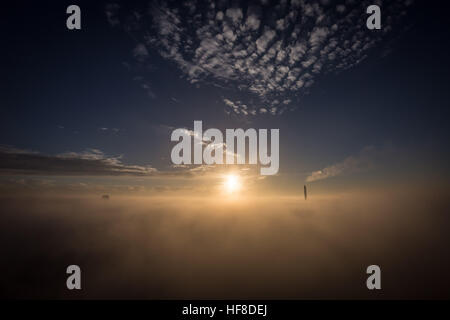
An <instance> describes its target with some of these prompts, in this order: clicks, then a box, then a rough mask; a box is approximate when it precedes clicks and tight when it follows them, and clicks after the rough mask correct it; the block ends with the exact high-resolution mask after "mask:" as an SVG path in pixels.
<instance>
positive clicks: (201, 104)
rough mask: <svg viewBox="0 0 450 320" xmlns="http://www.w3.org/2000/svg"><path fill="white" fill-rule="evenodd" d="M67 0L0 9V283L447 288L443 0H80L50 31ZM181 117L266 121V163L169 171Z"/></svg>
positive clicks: (115, 293) (183, 292)
mask: <svg viewBox="0 0 450 320" xmlns="http://www.w3.org/2000/svg"><path fill="white" fill-rule="evenodd" d="M71 4H73V3H72V2H68V1H58V2H57V3H55V2H50V1H33V2H26V1H19V2H17V1H16V2H14V3H9V4H8V5H7V7H6V8H5V9H4V11H5V13H6V17H5V19H4V21H5V22H6V24H5V25H6V28H5V29H4V31H6V32H4V34H3V36H2V40H3V43H4V45H3V46H2V49H3V50H2V53H1V55H2V62H3V64H2V72H3V75H4V76H3V79H2V80H1V83H2V88H3V89H2V90H1V92H0V108H1V117H0V207H1V208H2V211H3V213H2V214H3V215H4V221H7V223H4V224H1V225H0V242H1V243H7V244H8V245H7V246H6V248H4V256H5V257H7V259H6V260H7V261H8V263H5V264H0V273H1V274H2V275H4V276H3V277H2V279H1V285H0V287H1V288H2V292H1V293H0V294H1V295H2V296H6V297H9V298H64V299H65V298H68V299H73V298H87V299H90V298H100V299H104V298H120V299H127V298H140V299H147V298H150V299H151V298H158V299H160V298H181V299H196V298H209V299H213V298H235V299H236V298H247V299H248V298H273V299H300V298H308V299H311V298H312V299H314V298H325V299H328V298H330V299H336V298H357V299H360V298H369V299H372V298H375V299H376V298H381V299H390V298H421V299H424V298H425V299H427V298H448V297H449V296H450V292H449V288H450V286H448V284H449V283H450V279H449V276H448V272H447V270H448V268H449V266H450V256H449V254H448V250H447V244H448V240H449V239H448V238H449V236H448V235H449V233H448V228H449V226H450V220H449V218H448V217H449V216H448V212H449V208H450V203H449V200H448V199H450V197H449V191H448V190H450V189H449V183H448V181H449V177H450V170H449V169H450V167H449V165H448V164H449V163H450V150H449V144H448V137H449V136H450V135H449V133H450V129H449V126H448V116H449V112H450V111H449V108H448V101H449V98H450V88H449V81H448V79H449V76H450V68H449V59H448V57H449V56H450V46H449V44H448V41H446V40H447V39H448V38H449V28H448V18H447V11H448V10H446V8H445V5H443V4H442V3H439V4H436V3H434V2H433V3H431V2H428V1H427V2H425V1H410V0H406V1H381V0H378V1H375V0H374V1H354V0H345V1H331V0H318V1H303V0H289V1H288V0H283V1H269V0H261V1H249V2H244V1H215V2H210V1H204V2H203V1H199V2H197V1H183V2H181V1H95V2H94V1H78V2H77V5H78V6H79V7H80V8H81V30H68V29H67V28H66V19H67V17H68V14H67V13H66V8H67V7H68V6H69V5H71ZM371 4H377V5H379V7H380V8H381V29H380V30H369V29H368V28H367V27H366V19H367V17H368V14H367V13H366V8H367V6H369V5H371ZM196 120H200V121H202V123H203V128H204V129H208V128H218V129H220V130H221V131H222V132H225V130H226V129H234V128H242V129H249V128H254V129H257V130H258V129H268V130H270V129H279V136H280V138H279V148H280V150H279V171H278V173H277V174H276V175H270V176H262V175H261V174H260V170H259V169H260V165H259V164H258V165H249V164H244V165H232V164H227V165H204V164H202V165H174V164H173V163H172V161H171V150H172V148H173V147H174V146H175V144H176V142H172V141H171V139H170V137H171V133H172V132H173V130H175V129H177V128H183V129H185V131H186V132H187V133H189V134H191V135H193V134H192V130H193V129H194V128H193V127H194V121H196ZM194 138H195V137H193V139H194ZM195 141H196V140H195V139H194V142H195ZM196 142H197V143H205V142H204V141H199V139H197V141H196ZM304 186H306V187H307V194H308V197H307V199H305V198H304ZM106 195H108V197H106ZM74 263H75V264H77V265H80V266H81V269H82V270H83V277H84V278H83V279H84V280H83V288H84V289H83V290H82V291H81V292H75V291H70V292H69V291H67V288H66V287H65V280H66V278H65V277H66V273H65V267H66V266H67V265H70V264H74ZM371 264H376V265H380V266H381V269H382V272H383V291H382V292H381V293H377V292H373V291H368V290H367V288H366V286H365V281H366V278H367V274H366V267H367V266H368V265H371ZM29 266H32V267H33V268H30V267H29Z"/></svg>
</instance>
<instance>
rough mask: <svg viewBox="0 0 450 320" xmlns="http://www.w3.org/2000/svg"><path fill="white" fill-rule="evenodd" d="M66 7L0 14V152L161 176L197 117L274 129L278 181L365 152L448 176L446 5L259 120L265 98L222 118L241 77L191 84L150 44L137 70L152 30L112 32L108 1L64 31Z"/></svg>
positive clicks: (433, 7)
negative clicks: (115, 162)
mask: <svg viewBox="0 0 450 320" xmlns="http://www.w3.org/2000/svg"><path fill="white" fill-rule="evenodd" d="M339 3H341V2H339ZM69 4H72V3H71V2H70V3H69V2H66V1H59V2H58V3H57V4H53V3H50V2H47V1H38V2H20V3H16V4H14V5H8V7H7V8H6V9H5V13H6V15H7V20H6V28H5V29H4V31H5V32H4V36H3V39H2V40H3V43H4V44H5V45H4V47H3V50H2V51H3V53H2V56H3V59H2V60H3V62H4V66H3V67H2V69H3V74H4V75H5V76H4V77H3V86H2V87H3V90H2V94H1V97H2V98H1V100H2V102H1V106H2V117H1V119H0V121H1V123H0V144H2V145H8V146H13V147H16V148H20V149H31V150H35V151H39V152H41V153H44V154H61V153H65V152H82V151H83V150H86V149H89V148H93V149H99V150H101V151H103V152H104V153H105V154H108V155H123V159H122V160H123V162H125V163H129V164H139V165H144V164H151V165H152V166H154V167H156V168H162V167H164V166H168V165H169V164H170V162H169V160H170V159H169V156H170V148H171V144H170V143H169V142H170V141H169V140H170V130H169V129H167V128H166V126H169V127H175V128H176V127H189V128H192V126H193V121H194V120H203V123H204V127H206V128H208V127H217V128H220V129H224V128H233V127H243V128H247V127H254V128H280V148H281V155H280V173H287V172H289V173H292V174H293V173H299V174H300V176H303V178H304V177H305V176H306V174H307V173H308V172H312V171H314V170H318V169H321V168H323V167H326V166H329V165H332V164H334V163H338V162H339V161H342V160H343V159H345V158H346V157H349V156H352V155H358V154H359V153H360V152H361V150H363V148H364V147H367V146H375V147H376V148H377V149H380V150H384V149H385V148H391V147H392V148H394V149H395V150H396V153H395V154H396V155H395V156H393V157H394V158H392V159H391V160H393V161H394V160H396V161H398V159H399V155H400V158H402V157H404V158H405V161H407V162H408V165H406V166H404V169H405V170H411V171H414V170H416V169H414V168H417V166H419V167H420V166H423V167H425V168H428V169H430V171H433V170H436V171H437V170H439V171H441V172H444V173H445V174H448V173H449V170H448V165H447V162H448V160H449V149H448V137H449V126H448V118H449V117H448V116H449V98H450V97H449V95H450V90H449V80H448V79H449V75H450V68H449V62H448V57H449V44H448V41H447V39H449V27H448V24H447V20H446V11H445V10H444V8H443V5H442V3H438V2H434V3H431V2H427V3H416V4H413V5H412V6H409V7H408V8H407V9H405V10H406V16H405V17H403V18H402V19H401V20H399V22H398V23H393V24H392V26H391V27H392V28H393V31H392V32H391V33H389V34H387V35H386V36H383V38H382V39H381V40H380V41H379V42H378V43H376V45H374V46H373V47H371V48H370V50H368V52H367V57H366V58H365V59H364V60H363V61H361V62H359V63H358V64H355V65H353V66H351V67H350V68H348V70H341V71H339V72H337V71H336V70H329V72H323V73H318V74H317V76H315V78H314V84H313V85H312V86H311V87H310V88H308V90H303V89H302V90H300V89H299V90H297V91H296V90H293V89H291V90H290V91H289V92H287V93H280V92H276V95H277V96H276V98H277V99H278V100H279V97H282V99H284V98H286V99H288V98H289V99H292V102H291V103H290V104H289V108H292V109H295V110H293V111H289V110H286V111H285V112H283V113H282V114H276V115H272V114H270V112H268V113H261V112H259V110H260V109H259V108H264V107H265V105H264V103H267V104H269V103H271V101H273V99H275V98H273V97H272V96H271V99H272V100H266V101H262V100H261V101H257V103H256V104H257V108H258V109H255V110H258V111H257V113H256V114H255V115H242V113H241V114H235V113H233V112H231V113H230V112H229V110H230V109H227V108H228V107H227V105H226V103H224V100H225V99H229V100H231V101H233V102H234V103H235V102H236V100H239V99H240V100H242V97H243V98H244V99H247V102H246V101H244V102H245V103H247V105H248V106H249V108H252V105H251V103H252V102H249V101H251V100H252V95H251V94H250V93H248V92H247V91H245V90H238V89H237V86H238V85H239V84H240V81H241V79H238V80H237V81H223V79H220V77H214V76H209V77H208V75H207V76H206V77H205V78H202V79H200V81H198V82H195V81H194V82H195V83H192V82H193V81H191V80H192V78H189V77H188V76H187V75H186V73H185V72H184V71H183V70H182V69H180V67H179V66H178V65H177V64H176V63H174V61H172V60H171V58H163V57H161V55H160V52H159V51H158V44H156V45H155V47H152V46H151V45H146V50H148V51H147V54H146V56H145V61H144V60H142V61H141V60H139V59H136V58H135V57H133V49H135V48H136V46H137V45H139V44H140V43H141V40H142V38H140V37H142V36H143V34H145V32H144V31H146V32H147V31H148V32H149V33H151V32H152V29H151V28H150V29H148V30H146V29H145V25H144V26H141V27H140V28H141V29H140V30H138V31H136V32H134V31H131V32H127V31H126V29H127V24H126V21H127V20H126V18H124V19H125V20H123V21H125V22H121V24H120V25H119V26H111V25H110V23H108V19H107V17H106V15H105V10H106V9H105V8H106V6H107V5H108V3H107V2H98V3H95V4H93V3H92V2H78V4H79V5H80V7H81V11H82V30H80V31H69V30H67V29H66V27H65V22H66V21H65V20H66V17H67V15H66V13H65V9H66V7H67V6H68V5H69ZM239 5H243V4H242V3H239ZM239 5H238V7H239ZM336 5H339V4H336ZM134 6H135V7H136V8H145V7H146V6H145V5H143V3H141V2H136V4H134V3H131V4H130V3H128V4H127V6H126V8H125V9H126V10H125V12H124V13H123V15H122V16H120V17H121V18H122V17H126V14H129V13H130V12H132V8H133V7H134ZM243 6H244V5H243ZM333 6H334V4H333ZM386 6H387V4H386ZM235 7H236V5H235ZM121 8H123V5H121ZM381 8H382V14H383V6H382V7H381ZM136 10H137V9H136ZM199 10H200V9H199ZM143 12H146V11H143ZM224 12H225V11H224ZM248 12H249V11H247V13H248ZM261 21H262V22H261V23H264V19H262V20H261ZM361 28H365V26H361ZM286 32H287V31H286ZM289 32H292V30H290V31H289ZM343 32H344V31H343ZM364 32H367V30H365V31H364ZM344 34H345V32H344ZM369 36H370V34H369ZM157 40H158V41H159V40H160V39H157ZM325 41H326V40H325ZM347 46H348V44H347ZM343 47H345V46H344V45H343ZM258 50H259V48H258ZM187 54H188V53H186V55H187ZM195 80H197V79H195ZM250 80H251V79H250ZM246 81H248V79H246ZM224 84H225V88H222V87H223V86H224ZM143 85H148V88H143ZM216 85H217V86H216ZM283 97H284V98H283ZM244 102H242V103H244ZM236 105H237V103H236ZM239 108H241V106H239ZM267 109H268V107H267ZM239 110H242V109H239ZM278 110H281V109H278ZM226 111H227V112H226ZM102 128H107V129H102ZM165 128H166V129H165ZM387 146H388V147H387ZM388 162H389V161H388ZM394 162H395V161H394ZM409 165H411V166H409ZM438 168H439V169H438Z"/></svg>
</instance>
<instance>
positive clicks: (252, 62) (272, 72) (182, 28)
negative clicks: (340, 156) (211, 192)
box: [105, 0, 412, 116]
mask: <svg viewBox="0 0 450 320" xmlns="http://www.w3.org/2000/svg"><path fill="white" fill-rule="evenodd" d="M374 2H375V4H377V5H379V6H380V7H381V8H382V21H383V25H382V29H381V30H377V31H373V30H368V29H367V28H366V19H367V17H368V15H367V14H366V8H367V7H368V6H369V5H371V4H374ZM411 3H412V1H403V2H402V1H381V0H378V1H355V0H346V1H338V2H336V1H329V0H322V1H316V2H311V1H302V0H291V1H288V0H282V1H277V2H276V3H275V2H274V3H271V2H270V1H250V2H239V1H232V2H230V1H157V2H150V3H149V4H146V5H145V6H142V7H140V8H136V7H129V5H127V6H125V4H117V3H115V4H108V5H107V6H106V9H105V12H106V16H107V18H108V21H109V22H110V24H111V25H112V26H121V27H122V28H124V29H125V30H126V31H127V32H130V34H132V35H133V38H134V39H136V40H137V42H138V44H137V46H136V48H139V50H137V49H135V50H134V55H135V57H136V59H139V62H142V61H143V60H145V58H146V57H147V56H148V55H147V50H152V51H154V52H157V53H158V54H159V55H161V56H162V57H163V58H165V59H167V60H168V61H169V62H171V63H173V64H175V65H176V66H177V67H178V68H179V70H181V72H182V74H183V75H184V77H185V78H186V80H187V81H189V82H191V83H197V84H199V85H207V84H211V83H212V84H215V85H218V86H220V87H225V88H228V89H231V91H230V90H226V94H230V92H232V96H233V97H234V98H231V97H229V96H223V97H222V100H223V105H224V108H225V111H226V112H227V113H233V114H238V115H242V116H251V115H256V114H264V113H267V114H273V115H277V114H281V113H283V112H284V111H286V110H293V109H295V108H296V107H297V106H298V105H299V103H301V96H302V95H304V94H307V93H308V91H309V88H311V87H312V86H313V85H314V84H315V82H317V81H318V80H319V77H320V76H321V75H324V74H328V73H330V72H333V73H334V72H340V71H343V70H346V69H349V68H352V67H354V66H355V65H357V64H359V63H360V62H361V61H363V60H364V59H366V58H367V57H368V54H369V53H370V51H371V49H373V48H374V47H376V46H377V45H378V44H379V43H380V42H382V41H383V40H385V39H386V38H387V37H388V35H389V34H390V33H392V32H394V30H395V26H396V25H397V22H398V20H399V19H401V17H402V16H404V15H405V14H406V9H407V7H408V6H410V4H411ZM142 53H145V54H142ZM236 97H238V98H236Z"/></svg>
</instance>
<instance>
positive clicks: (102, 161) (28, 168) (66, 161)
mask: <svg viewBox="0 0 450 320" xmlns="http://www.w3.org/2000/svg"><path fill="white" fill-rule="evenodd" d="M120 158H121V157H108V156H106V155H105V154H104V153H103V152H102V151H100V150H97V149H88V150H86V151H84V152H80V153H77V152H68V153H63V154H59V155H46V154H41V153H38V152H33V151H29V150H20V149H16V148H11V147H0V173H1V174H3V175H4V174H12V175H18V174H23V175H60V176H63V175H67V176H122V175H124V176H126V175H129V176H147V175H152V174H155V173H156V172H157V170H156V169H155V168H153V167H151V166H138V165H125V164H123V163H122V162H121V160H120Z"/></svg>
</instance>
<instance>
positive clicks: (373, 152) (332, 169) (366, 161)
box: [306, 146, 382, 182]
mask: <svg viewBox="0 0 450 320" xmlns="http://www.w3.org/2000/svg"><path fill="white" fill-rule="evenodd" d="M380 152H382V151H381V150H379V149H377V148H375V147H373V146H368V147H365V148H363V149H362V150H361V151H360V153H359V154H358V155H355V156H349V157H347V158H345V159H344V160H343V161H341V162H338V163H336V164H333V165H330V166H327V167H325V168H323V169H321V170H317V171H314V172H312V173H311V174H310V175H309V176H308V177H307V178H306V182H314V181H318V180H324V179H328V178H332V177H337V176H342V175H347V174H351V173H355V172H361V171H366V170H369V169H371V168H372V167H373V166H374V163H375V162H374V160H375V158H376V157H377V156H378V155H379V154H380Z"/></svg>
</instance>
